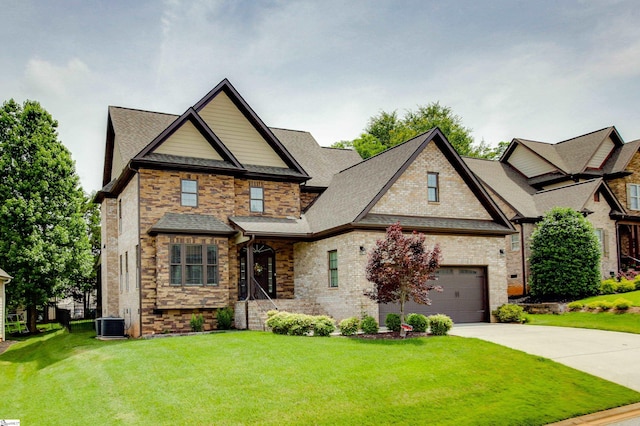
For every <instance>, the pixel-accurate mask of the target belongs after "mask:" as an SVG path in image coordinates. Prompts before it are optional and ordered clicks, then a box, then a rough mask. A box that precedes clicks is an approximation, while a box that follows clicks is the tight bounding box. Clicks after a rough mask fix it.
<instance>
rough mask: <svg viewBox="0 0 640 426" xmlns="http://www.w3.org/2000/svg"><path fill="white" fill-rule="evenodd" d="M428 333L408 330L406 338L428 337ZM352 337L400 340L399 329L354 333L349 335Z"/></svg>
mask: <svg viewBox="0 0 640 426" xmlns="http://www.w3.org/2000/svg"><path fill="white" fill-rule="evenodd" d="M429 336H431V334H430V333H418V332H413V331H409V332H407V337H406V339H411V338H412V337H429ZM350 337H351V338H352V339H364V340H402V337H400V332H399V331H390V332H386V333H376V334H356V335H353V336H350Z"/></svg>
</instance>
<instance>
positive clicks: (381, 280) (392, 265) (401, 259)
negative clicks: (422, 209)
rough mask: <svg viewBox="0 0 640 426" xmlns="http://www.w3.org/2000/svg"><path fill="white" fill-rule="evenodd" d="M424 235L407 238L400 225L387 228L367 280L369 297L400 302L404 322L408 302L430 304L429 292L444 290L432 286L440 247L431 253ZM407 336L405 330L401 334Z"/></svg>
mask: <svg viewBox="0 0 640 426" xmlns="http://www.w3.org/2000/svg"><path fill="white" fill-rule="evenodd" d="M424 240H425V236H424V234H421V233H417V232H415V231H414V232H413V234H411V235H404V234H403V233H402V227H401V226H400V223H396V224H394V225H391V226H390V227H389V228H387V234H386V236H385V239H383V240H378V241H377V242H376V245H375V247H374V248H373V249H372V250H371V251H370V252H369V259H368V262H367V269H366V272H367V280H369V281H371V282H372V283H373V284H374V286H373V289H371V290H367V291H365V295H366V296H367V297H369V298H371V299H372V300H374V301H376V302H378V303H398V302H399V303H400V319H401V321H402V322H403V323H404V321H405V318H404V305H405V303H406V302H407V301H408V300H413V301H415V302H416V303H420V304H423V305H430V304H431V299H429V291H431V290H435V291H442V287H440V286H435V285H433V284H430V283H429V282H428V281H430V280H434V279H435V272H436V270H437V269H438V267H439V266H440V260H441V255H440V247H439V246H438V245H437V244H436V246H435V247H434V248H433V250H431V251H429V250H427V249H426V248H425V246H424ZM400 333H401V335H402V337H404V336H405V335H406V331H405V330H404V328H402V329H401V331H400Z"/></svg>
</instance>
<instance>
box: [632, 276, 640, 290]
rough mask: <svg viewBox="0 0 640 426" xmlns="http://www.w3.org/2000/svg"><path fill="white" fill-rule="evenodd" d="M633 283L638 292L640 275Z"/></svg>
mask: <svg viewBox="0 0 640 426" xmlns="http://www.w3.org/2000/svg"><path fill="white" fill-rule="evenodd" d="M633 283H634V284H635V286H636V290H640V275H636V277H635V279H634V280H633Z"/></svg>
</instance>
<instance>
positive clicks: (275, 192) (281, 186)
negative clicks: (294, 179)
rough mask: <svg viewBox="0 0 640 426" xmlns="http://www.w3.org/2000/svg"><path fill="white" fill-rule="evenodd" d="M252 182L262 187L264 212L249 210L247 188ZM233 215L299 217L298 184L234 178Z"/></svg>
mask: <svg viewBox="0 0 640 426" xmlns="http://www.w3.org/2000/svg"><path fill="white" fill-rule="evenodd" d="M252 183H256V184H258V185H260V186H262V187H263V188H264V212H263V213H251V212H250V211H249V189H250V187H251V185H252ZM235 200H236V203H235V211H234V215H235V216H255V215H260V216H268V217H296V218H297V217H300V185H299V184H297V183H291V182H270V181H256V180H247V179H236V180H235Z"/></svg>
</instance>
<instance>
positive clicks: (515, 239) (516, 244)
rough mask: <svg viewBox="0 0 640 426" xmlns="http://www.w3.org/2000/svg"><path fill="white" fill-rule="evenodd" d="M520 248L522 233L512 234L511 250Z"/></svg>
mask: <svg viewBox="0 0 640 426" xmlns="http://www.w3.org/2000/svg"><path fill="white" fill-rule="evenodd" d="M518 250H520V234H511V251H518Z"/></svg>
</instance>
